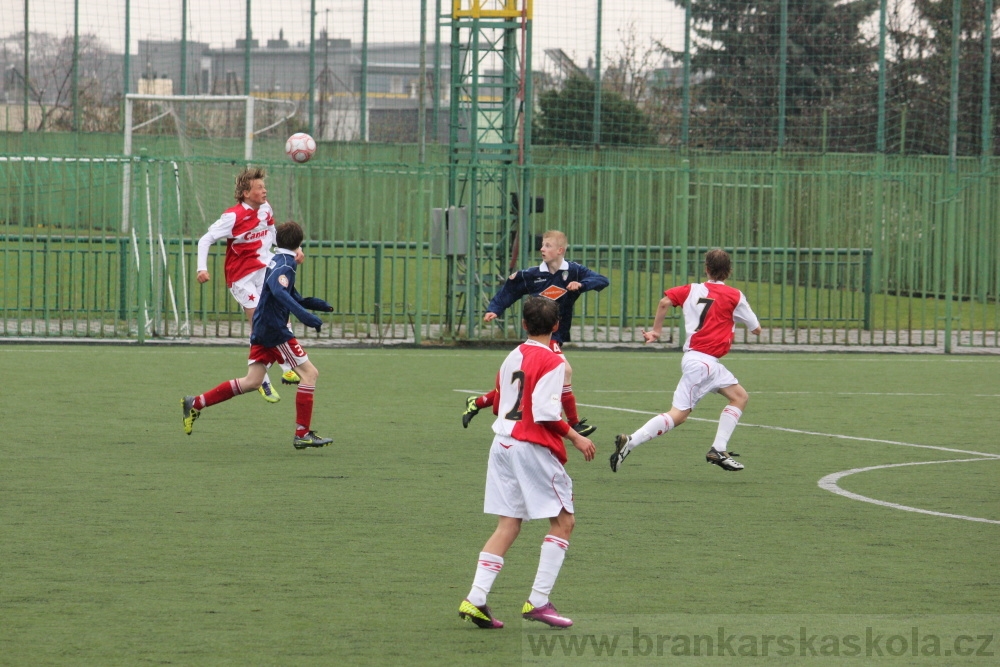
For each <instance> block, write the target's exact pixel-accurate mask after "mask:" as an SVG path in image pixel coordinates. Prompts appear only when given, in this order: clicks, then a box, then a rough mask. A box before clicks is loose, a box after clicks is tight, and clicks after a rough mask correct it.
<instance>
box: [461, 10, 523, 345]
mask: <svg viewBox="0 0 1000 667" xmlns="http://www.w3.org/2000/svg"><path fill="white" fill-rule="evenodd" d="M531 20H532V0H491V1H489V2H485V1H484V0H455V1H454V2H453V5H452V12H451V94H450V104H451V107H450V122H449V126H450V132H449V137H448V144H449V151H448V156H449V158H448V159H449V165H448V166H449V182H448V208H447V210H448V211H455V212H456V215H453V216H451V215H450V216H449V218H448V222H446V227H448V229H447V230H446V233H447V235H448V236H450V237H451V238H453V239H454V238H458V239H462V240H464V241H465V243H464V247H462V248H454V249H453V251H449V252H448V256H447V259H448V264H447V266H448V282H447V285H448V293H447V296H446V301H447V331H448V333H449V335H451V336H453V337H459V336H463V337H466V338H472V337H473V336H474V334H475V330H476V328H477V327H478V326H480V325H481V314H482V312H483V311H484V310H485V307H486V305H487V303H488V302H489V299H490V297H492V295H493V293H494V292H495V291H496V289H497V288H498V287H499V285H500V284H501V283H502V281H503V280H504V278H505V277H506V276H507V274H508V273H509V272H510V270H511V268H512V267H513V266H514V265H515V264H516V263H517V261H518V257H521V258H523V257H526V256H527V255H528V253H530V252H531V250H532V240H533V237H532V235H531V233H530V230H531V225H530V216H531V213H532V212H533V208H534V207H533V206H532V202H533V201H534V198H533V197H532V196H531V191H530V186H529V184H530V176H531V174H530V165H531V150H530V146H531V108H532V104H531V99H532V91H531ZM452 223H456V226H461V227H462V228H461V229H452V228H451V225H452ZM463 223H466V224H463ZM463 321H464V323H465V327H464V333H463V331H462V330H463V327H462V324H463Z"/></svg>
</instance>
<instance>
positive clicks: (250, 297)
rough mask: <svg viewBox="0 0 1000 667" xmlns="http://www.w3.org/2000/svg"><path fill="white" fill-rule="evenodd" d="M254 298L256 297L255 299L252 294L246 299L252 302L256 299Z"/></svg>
mask: <svg viewBox="0 0 1000 667" xmlns="http://www.w3.org/2000/svg"><path fill="white" fill-rule="evenodd" d="M256 298H257V297H255V296H254V295H253V294H251V295H249V296H248V297H247V299H249V300H250V301H253V300H254V299H256Z"/></svg>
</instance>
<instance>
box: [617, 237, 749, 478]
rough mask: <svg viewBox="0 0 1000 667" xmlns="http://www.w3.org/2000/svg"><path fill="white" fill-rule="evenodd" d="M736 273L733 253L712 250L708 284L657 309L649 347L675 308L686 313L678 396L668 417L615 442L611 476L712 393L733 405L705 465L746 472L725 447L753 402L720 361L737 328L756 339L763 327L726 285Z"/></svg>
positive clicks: (678, 290)
mask: <svg viewBox="0 0 1000 667" xmlns="http://www.w3.org/2000/svg"><path fill="white" fill-rule="evenodd" d="M732 270H733V269H732V260H731V259H730V257H729V253H727V252H726V251H725V250H720V249H715V250H710V251H709V252H708V254H707V255H705V273H706V275H707V276H708V280H707V281H705V282H704V283H691V284H690V285H683V286H680V287H674V288H671V289H668V290H667V291H666V292H664V295H665V296H664V297H663V298H662V299H660V304H659V306H658V307H657V309H656V318H655V319H654V320H653V329H652V331H643V332H642V337H643V338H644V339H645V341H646V343H652V342H653V341H655V340H659V339H660V334H661V332H662V330H663V318H664V317H665V316H666V314H667V310H668V309H669V308H671V307H672V306H680V307H682V309H683V313H684V330H685V331H686V332H687V339H686V340H685V341H684V356H683V357H682V358H681V371H682V375H681V379H680V381H679V382H678V383H677V389H676V390H674V400H673V405H672V407H671V408H670V411H669V412H666V413H664V414H660V415H656V416H655V417H653V418H652V419H650V420H649V421H648V422H646V423H645V424H644V425H643V426H642V428H640V429H639V430H638V431H636V432H635V433H633V434H632V435H627V434H624V433H623V434H621V435H619V436H617V437H616V438H615V451H614V453H613V454H612V455H611V470H612V472H618V468H620V467H621V465H622V462H623V461H624V460H625V457H626V456H628V455H629V453H630V452H631V451H632V450H633V449H635V448H636V447H638V446H639V445H641V444H642V443H644V442H646V441H648V440H652V439H653V438H655V437H657V436H660V435H663V434H664V433H666V432H667V431H669V430H670V429H672V428H675V427H677V426H680V425H681V424H683V423H684V422H685V421H686V420H687V418H688V415H690V414H691V411H692V410H693V409H694V406H696V405H697V404H698V401H700V400H701V399H702V398H703V397H704V396H705V395H706V394H708V393H710V392H714V393H717V394H722V395H723V397H725V398H726V399H728V400H729V404H728V405H727V406H726V407H725V408H723V410H722V415H721V416H720V417H719V428H718V430H717V431H716V434H715V442H714V443H712V447H711V449H709V450H708V453H707V454H706V455H705V459H706V460H707V461H708V462H709V463H714V464H715V465H717V466H719V467H720V468H722V469H723V470H743V464H742V463H739V462H737V461H735V460H733V458H732V457H733V456H734V454H731V453H729V452H727V451H726V447H727V445H728V444H729V438H730V437H731V436H732V435H733V431H734V430H736V424H737V423H739V421H740V417H741V416H742V415H743V410H744V409H745V408H746V406H747V401H748V400H750V397H749V396H748V395H747V392H746V390H745V389H744V388H743V387H742V386H741V385H740V384H739V381H738V380H737V379H736V377H735V376H734V375H733V374H732V373H730V372H729V370H728V369H727V368H726V367H725V366H723V365H722V363H720V362H719V359H721V358H722V357H724V356H726V354H727V353H728V352H729V348H730V347H731V346H732V343H733V332H734V331H735V330H736V323H737V322H739V323H740V324H743V325H744V326H746V328H747V329H749V330H750V333H752V334H754V335H755V336H758V335H760V321H759V320H758V319H757V316H756V315H755V314H754V312H753V310H752V309H751V308H750V304H749V303H747V298H746V296H744V295H743V292H741V291H739V290H738V289H736V288H734V287H729V286H728V285H726V284H724V283H723V281H724V280H726V279H727V278H728V277H729V275H730V274H731V273H732Z"/></svg>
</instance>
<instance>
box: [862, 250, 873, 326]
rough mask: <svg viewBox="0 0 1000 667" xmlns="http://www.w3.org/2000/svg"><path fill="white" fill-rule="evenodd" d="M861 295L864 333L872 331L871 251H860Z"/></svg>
mask: <svg viewBox="0 0 1000 667" xmlns="http://www.w3.org/2000/svg"><path fill="white" fill-rule="evenodd" d="M861 293H862V294H863V295H864V302H865V322H864V326H865V331H871V330H872V251H871V250H868V249H865V248H862V249H861Z"/></svg>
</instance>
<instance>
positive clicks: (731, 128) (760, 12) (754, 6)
mask: <svg viewBox="0 0 1000 667" xmlns="http://www.w3.org/2000/svg"><path fill="white" fill-rule="evenodd" d="M673 2H675V4H677V5H679V6H681V7H683V6H685V4H686V2H685V0H673ZM877 9H878V0H846V1H845V2H837V1H836V0H788V27H787V60H786V96H785V114H786V115H785V121H786V126H785V129H786V144H785V147H786V148H788V149H792V150H796V149H813V150H815V149H818V148H819V147H820V142H821V141H822V128H823V117H824V115H825V116H826V118H827V123H828V127H827V136H828V143H827V146H828V148H829V149H831V150H863V151H870V150H873V148H874V143H875V122H874V121H875V117H876V114H877V102H878V99H877V87H876V83H877V76H876V75H875V72H876V70H875V65H876V64H877V55H878V51H877V44H875V43H872V41H871V40H870V39H867V38H865V37H864V36H863V34H862V31H861V26H862V24H863V22H864V21H865V20H866V19H867V18H869V17H870V16H871V15H872V14H873V12H875V11H877ZM691 17H692V26H693V27H692V32H693V35H692V58H691V66H692V81H695V82H696V83H694V84H693V85H692V112H691V124H690V127H691V130H690V131H691V138H690V141H691V143H692V145H696V146H704V147H709V148H716V149H737V150H739V149H742V150H773V149H775V148H777V147H778V115H779V91H780V86H779V77H780V67H779V58H780V54H781V50H780V49H781V41H780V37H781V3H780V0H691ZM672 55H673V56H674V57H675V58H680V57H682V56H683V54H681V53H678V52H673V53H672Z"/></svg>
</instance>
